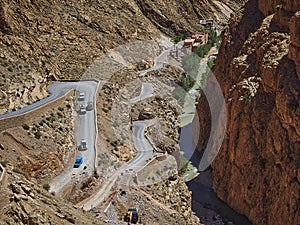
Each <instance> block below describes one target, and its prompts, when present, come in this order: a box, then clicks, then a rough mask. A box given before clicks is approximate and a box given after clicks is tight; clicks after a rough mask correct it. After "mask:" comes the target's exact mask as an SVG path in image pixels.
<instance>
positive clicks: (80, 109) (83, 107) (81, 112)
mask: <svg viewBox="0 0 300 225" xmlns="http://www.w3.org/2000/svg"><path fill="white" fill-rule="evenodd" d="M79 113H80V114H85V113H86V109H85V106H84V105H83V104H80V106H79Z"/></svg>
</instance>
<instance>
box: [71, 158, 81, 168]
mask: <svg viewBox="0 0 300 225" xmlns="http://www.w3.org/2000/svg"><path fill="white" fill-rule="evenodd" d="M82 162H83V158H82V156H78V157H77V158H76V161H75V163H74V166H73V167H74V168H78V167H79V166H80V165H81V164H82Z"/></svg>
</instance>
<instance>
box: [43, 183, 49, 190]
mask: <svg viewBox="0 0 300 225" xmlns="http://www.w3.org/2000/svg"><path fill="white" fill-rule="evenodd" d="M43 188H44V189H45V190H46V191H49V190H50V185H49V184H48V183H46V184H43Z"/></svg>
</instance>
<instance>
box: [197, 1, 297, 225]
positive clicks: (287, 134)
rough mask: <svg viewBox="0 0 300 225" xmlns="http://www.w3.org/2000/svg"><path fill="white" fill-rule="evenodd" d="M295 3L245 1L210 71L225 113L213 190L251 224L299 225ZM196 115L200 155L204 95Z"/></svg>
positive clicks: (205, 131) (205, 121)
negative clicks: (225, 118)
mask: <svg viewBox="0 0 300 225" xmlns="http://www.w3.org/2000/svg"><path fill="white" fill-rule="evenodd" d="M281 2H282V3H281ZM298 2H299V1H298V0H294V1H292V0H290V1H288V0H286V1H257V0H249V1H248V3H247V4H246V5H245V9H244V11H243V12H242V13H241V14H240V15H237V16H236V18H235V19H234V20H233V21H232V22H231V24H230V26H229V27H228V28H227V29H226V30H225V31H224V33H223V35H222V39H223V43H222V46H221V48H220V52H219V56H218V58H217V61H216V66H215V68H214V74H215V75H216V77H217V79H218V81H219V83H220V86H221V88H222V90H223V93H224V96H225V102H226V109H227V130H226V134H225V139H224V141H223V144H222V147H221V149H220V152H219V154H218V156H217V158H216V160H215V161H214V162H213V165H212V167H213V174H214V189H215V190H216V192H217V194H218V195H219V197H220V198H221V199H223V200H224V201H225V202H227V203H228V204H229V205H230V206H231V207H233V208H234V209H235V210H237V211H238V212H240V213H242V214H245V215H246V216H247V217H249V219H250V220H251V221H253V224H257V225H261V224H264V225H265V224H266V225H268V224H270V225H271V224H272V225H273V224H276V225H281V224H282V225H285V224H299V223H300V205H299V202H300V107H299V106H300V75H299V74H300V73H299V71H300V70H299V65H300V50H299V47H300V32H299V27H300V25H299V24H300V19H299V18H300V16H299V12H298V13H295V12H297V11H299V10H300V6H299V4H298ZM278 4H282V9H281V8H280V7H279V9H278V10H277V9H276V6H277V5H278ZM277 8H278V7H277ZM274 12H275V14H272V13H274ZM282 15H284V17H281V16H282ZM286 21H287V22H286ZM290 21H291V22H290ZM198 113H199V122H200V125H201V129H202V131H201V132H200V133H201V136H200V140H199V143H198V149H199V150H200V151H201V150H203V149H205V147H206V140H208V135H209V133H210V132H209V130H210V124H211V121H209V116H208V115H209V114H210V112H209V107H208V105H207V101H206V100H205V99H204V97H202V98H201V99H200V101H199V105H198ZM197 119H198V118H197Z"/></svg>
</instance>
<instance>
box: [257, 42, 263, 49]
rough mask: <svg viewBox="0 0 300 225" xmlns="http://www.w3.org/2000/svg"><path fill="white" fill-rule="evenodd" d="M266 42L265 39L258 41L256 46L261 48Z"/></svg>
mask: <svg viewBox="0 0 300 225" xmlns="http://www.w3.org/2000/svg"><path fill="white" fill-rule="evenodd" d="M263 44H264V42H263V41H258V42H256V48H259V47H260V46H262V45H263Z"/></svg>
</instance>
